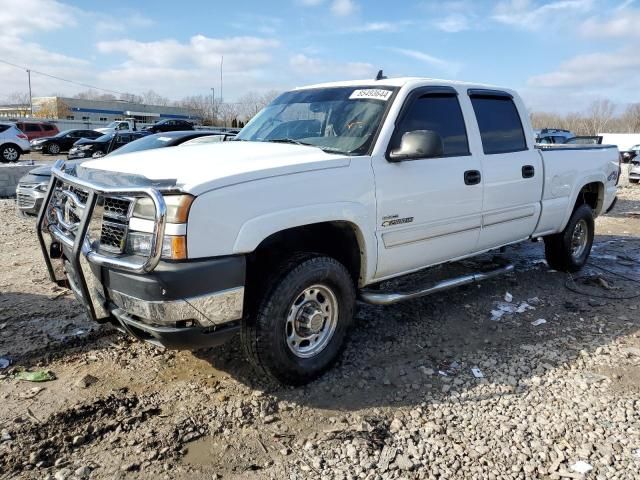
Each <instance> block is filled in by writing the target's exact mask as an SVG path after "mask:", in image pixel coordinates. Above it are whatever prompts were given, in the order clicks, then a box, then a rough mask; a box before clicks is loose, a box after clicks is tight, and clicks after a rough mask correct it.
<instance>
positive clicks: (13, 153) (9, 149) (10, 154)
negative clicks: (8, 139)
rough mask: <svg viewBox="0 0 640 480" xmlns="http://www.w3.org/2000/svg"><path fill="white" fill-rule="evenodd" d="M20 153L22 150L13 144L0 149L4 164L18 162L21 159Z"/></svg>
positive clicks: (0, 157) (0, 158)
mask: <svg viewBox="0 0 640 480" xmlns="http://www.w3.org/2000/svg"><path fill="white" fill-rule="evenodd" d="M20 153H21V151H20V149H19V148H18V147H17V146H15V145H13V144H7V145H3V146H2V147H1V148H0V160H1V161H2V162H3V163H9V162H17V161H18V159H19V158H20Z"/></svg>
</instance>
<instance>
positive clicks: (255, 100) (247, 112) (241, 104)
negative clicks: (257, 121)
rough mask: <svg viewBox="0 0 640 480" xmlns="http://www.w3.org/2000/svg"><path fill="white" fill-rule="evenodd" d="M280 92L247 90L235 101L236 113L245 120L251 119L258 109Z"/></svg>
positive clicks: (267, 103)
mask: <svg viewBox="0 0 640 480" xmlns="http://www.w3.org/2000/svg"><path fill="white" fill-rule="evenodd" d="M279 94H280V93H279V92H278V91H276V90H271V91H268V92H265V93H258V92H247V93H246V94H244V95H243V96H242V97H240V98H239V99H238V101H237V104H238V115H239V117H240V118H242V119H243V120H245V121H249V120H251V119H252V118H253V117H254V116H255V115H256V114H257V113H258V112H259V111H260V110H262V109H263V108H264V107H266V106H267V105H269V104H270V103H271V102H272V101H273V100H274V99H275V98H276V97H277V96H278V95H279Z"/></svg>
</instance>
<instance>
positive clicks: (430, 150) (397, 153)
mask: <svg viewBox="0 0 640 480" xmlns="http://www.w3.org/2000/svg"><path fill="white" fill-rule="evenodd" d="M443 152H444V147H443V144H442V137H440V135H438V134H437V133H436V132H434V131H433V130H415V131H413V132H407V133H405V134H404V135H402V140H401V141H400V148H397V149H395V150H392V151H391V152H389V160H390V161H392V162H401V161H403V160H412V159H416V158H431V157H440V156H442V154H443Z"/></svg>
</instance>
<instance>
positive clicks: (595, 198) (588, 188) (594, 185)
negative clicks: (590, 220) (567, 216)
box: [573, 182, 604, 216]
mask: <svg viewBox="0 0 640 480" xmlns="http://www.w3.org/2000/svg"><path fill="white" fill-rule="evenodd" d="M580 205H589V206H590V207H591V209H592V210H593V214H594V216H598V215H599V214H600V212H601V211H602V207H603V205H604V184H603V183H602V182H591V183H587V184H585V185H583V186H582V188H581V189H580V190H579V191H578V195H577V196H576V201H575V204H574V205H573V211H575V210H576V209H577V208H578V207H579V206H580Z"/></svg>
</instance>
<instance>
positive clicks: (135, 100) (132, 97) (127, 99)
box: [120, 92, 143, 103]
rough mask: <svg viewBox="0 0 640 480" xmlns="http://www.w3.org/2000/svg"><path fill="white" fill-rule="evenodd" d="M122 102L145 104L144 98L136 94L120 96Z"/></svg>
mask: <svg viewBox="0 0 640 480" xmlns="http://www.w3.org/2000/svg"><path fill="white" fill-rule="evenodd" d="M120 100H122V101H124V102H131V103H143V98H142V97H141V96H140V95H136V94H135V93H126V92H125V93H123V94H122V95H120Z"/></svg>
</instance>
